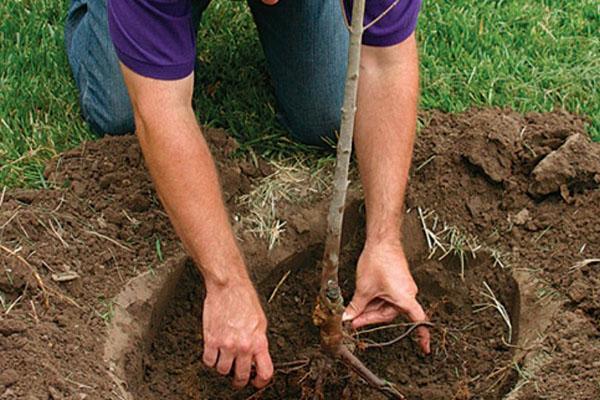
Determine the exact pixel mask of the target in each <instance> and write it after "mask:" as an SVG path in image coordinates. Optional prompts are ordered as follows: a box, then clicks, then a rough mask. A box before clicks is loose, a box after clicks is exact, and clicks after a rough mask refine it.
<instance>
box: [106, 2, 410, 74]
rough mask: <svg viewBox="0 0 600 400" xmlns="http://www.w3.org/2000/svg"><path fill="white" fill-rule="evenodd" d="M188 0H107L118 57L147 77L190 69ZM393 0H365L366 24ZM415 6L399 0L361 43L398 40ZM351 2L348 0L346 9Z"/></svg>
mask: <svg viewBox="0 0 600 400" xmlns="http://www.w3.org/2000/svg"><path fill="white" fill-rule="evenodd" d="M192 1H193V0H108V23H109V29H110V35H111V38H112V41H113V44H114V46H115V49H116V52H117V56H118V57H119V59H120V60H121V62H122V63H123V64H125V65H126V66H127V67H129V68H130V69H131V70H133V71H134V72H136V73H138V74H140V75H143V76H146V77H150V78H156V79H164V80H172V79H181V78H184V77H186V76H188V75H189V74H191V73H192V71H193V70H194V64H195V59H196V40H195V30H194V27H193V26H192V16H191V4H192ZM293 1H300V0H293ZM329 1H335V0H329ZM350 1H351V0H350ZM393 2H394V0H367V3H366V10H365V25H366V24H369V23H370V22H371V21H373V19H374V18H376V17H377V16H378V15H380V14H381V13H382V12H383V11H385V10H386V9H387V8H388V7H389V6H390V5H391V4H393ZM274 7H277V6H276V5H275V6H274ZM420 7H421V0H400V1H399V3H398V4H396V5H395V6H394V7H393V8H392V9H391V10H390V11H389V12H388V14H386V15H385V16H384V17H383V18H381V19H380V20H379V21H378V22H377V23H376V24H375V25H373V26H372V27H371V28H369V29H368V30H367V31H366V32H365V33H364V35H363V43H364V44H366V45H369V46H392V45H394V44H398V43H400V42H402V41H403V40H404V39H406V38H408V37H409V36H410V35H411V33H412V32H413V31H414V30H415V27H416V25H417V17H418V14H419V9H420ZM350 8H351V6H350V5H349V4H347V6H346V9H347V10H348V14H350V12H349V11H350Z"/></svg>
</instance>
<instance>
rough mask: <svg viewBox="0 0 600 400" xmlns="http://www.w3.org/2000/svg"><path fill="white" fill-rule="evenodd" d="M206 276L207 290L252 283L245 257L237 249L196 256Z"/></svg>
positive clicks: (202, 272) (198, 265) (203, 275)
mask: <svg viewBox="0 0 600 400" xmlns="http://www.w3.org/2000/svg"><path fill="white" fill-rule="evenodd" d="M194 259H195V260H197V262H196V265H197V267H198V270H199V271H200V273H201V274H202V277H203V278H204V284H205V286H206V289H207V290H219V289H225V288H229V287H232V286H240V285H252V282H251V280H250V276H249V274H248V270H247V269H246V265H245V263H244V258H243V257H242V255H241V254H240V253H239V251H238V250H237V247H236V249H235V251H232V252H227V251H215V252H214V253H213V255H211V256H210V257H198V258H196V257H194Z"/></svg>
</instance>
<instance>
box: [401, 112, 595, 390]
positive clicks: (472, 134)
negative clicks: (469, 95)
mask: <svg viewBox="0 0 600 400" xmlns="http://www.w3.org/2000/svg"><path fill="white" fill-rule="evenodd" d="M428 118H429V121H428V123H427V128H426V129H424V130H423V131H422V132H421V134H420V137H419V141H418V143H417V146H416V150H415V157H414V163H413V165H414V166H415V168H413V173H412V176H411V182H410V185H409V194H408V196H407V206H408V207H416V206H421V207H428V208H431V209H434V210H436V212H437V213H439V214H440V215H441V216H442V218H443V219H444V220H445V221H448V222H449V223H453V224H456V225H458V226H461V227H463V228H464V229H466V230H468V231H469V232H470V233H472V234H474V235H476V236H477V237H479V238H480V239H481V240H482V241H483V242H484V243H485V244H486V245H487V246H492V247H494V248H496V249H497V250H498V252H500V253H502V254H503V255H504V256H505V258H506V260H507V261H506V262H505V263H506V264H510V266H511V267H512V269H513V270H515V271H517V272H518V271H528V272H530V273H532V274H533V277H534V278H535V281H536V282H538V283H537V284H536V287H537V289H536V290H537V292H538V293H537V296H536V297H537V298H536V299H534V300H535V301H536V302H546V301H548V300H551V299H555V300H557V301H560V302H563V304H564V307H562V308H561V310H560V311H559V312H557V313H556V314H555V315H554V316H553V320H554V321H553V323H552V325H551V326H550V327H549V328H548V330H547V336H546V341H545V342H544V344H543V345H542V350H541V352H542V353H544V354H545V355H546V356H543V357H542V356H538V357H537V358H536V360H533V361H534V362H533V363H532V365H531V366H530V371H527V370H526V373H531V376H530V377H528V380H529V381H531V382H530V384H529V385H525V386H524V387H523V389H522V391H520V394H519V395H520V396H523V397H520V398H526V399H529V398H551V399H560V398H563V397H564V393H569V397H570V398H574V399H575V398H576V399H591V398H597V397H598V396H600V387H599V386H598V379H599V373H598V364H597V360H599V359H600V340H599V338H600V333H599V328H600V295H599V293H598V287H600V264H599V263H598V262H594V261H593V260H595V259H598V258H599V255H600V223H599V222H598V215H599V213H600V184H599V175H598V171H599V170H600V144H598V143H591V142H590V140H589V138H588V137H587V136H586V134H585V129H584V120H583V119H581V118H579V117H576V116H573V115H569V114H566V113H563V112H553V113H550V114H535V113H532V114H527V115H524V116H522V115H519V114H517V113H514V112H511V111H509V110H472V111H469V112H466V113H464V114H457V115H448V114H443V113H432V114H430V115H429V116H428ZM419 166H420V167H421V168H419ZM531 318H535V316H531ZM533 382H535V383H536V385H533V384H531V383H533ZM536 387H537V390H538V392H537V394H535V393H536ZM536 396H539V397H536Z"/></svg>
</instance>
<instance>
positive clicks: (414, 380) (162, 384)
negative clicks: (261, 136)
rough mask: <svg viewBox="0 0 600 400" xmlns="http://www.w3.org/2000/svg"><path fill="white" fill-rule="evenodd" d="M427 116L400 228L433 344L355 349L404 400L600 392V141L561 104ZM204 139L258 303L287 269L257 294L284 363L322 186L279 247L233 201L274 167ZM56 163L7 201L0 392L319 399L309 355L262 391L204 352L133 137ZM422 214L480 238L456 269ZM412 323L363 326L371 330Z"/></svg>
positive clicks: (290, 208) (305, 296)
mask: <svg viewBox="0 0 600 400" xmlns="http://www.w3.org/2000/svg"><path fill="white" fill-rule="evenodd" d="M422 118H423V120H424V125H425V126H426V128H424V129H423V130H422V131H421V132H420V134H419V137H418V140H417V144H416V148H415V157H414V162H413V166H414V167H413V170H412V173H411V180H410V185H409V190H408V194H407V199H406V204H407V211H408V212H407V214H406V217H405V224H404V226H405V228H404V241H405V245H406V247H407V253H408V254H409V258H410V261H411V268H412V270H413V274H414V276H415V279H416V280H417V283H418V284H419V287H420V289H421V292H420V294H419V300H420V301H421V302H422V303H423V304H424V306H425V308H426V310H427V312H428V314H429V315H430V317H431V319H432V321H433V322H434V323H435V327H434V328H433V330H432V333H433V354H432V355H431V356H429V357H424V356H422V355H420V354H419V352H418V350H417V348H416V346H415V345H414V343H413V341H412V340H411V339H406V340H403V341H401V342H399V343H397V344H394V345H392V346H387V347H385V348H383V349H372V348H370V349H361V346H360V344H359V346H358V347H359V349H358V350H357V354H359V355H360V357H361V358H362V359H363V360H364V361H365V362H366V363H367V364H368V365H369V366H370V367H372V368H373V369H374V370H375V371H376V372H378V373H379V374H381V375H382V376H384V377H386V378H387V379H389V380H391V381H394V382H396V383H397V384H398V385H399V386H400V388H401V389H402V391H403V392H405V393H406V394H407V395H408V396H409V398H416V399H418V398H427V399H435V398H440V399H451V398H456V399H479V398H481V399H499V398H502V397H503V396H505V395H506V396H507V397H508V398H510V399H538V398H544V399H562V398H565V397H568V398H572V399H594V398H599V397H600V372H598V371H600V364H598V360H600V334H599V329H600V296H599V295H598V287H600V286H599V284H600V272H599V271H600V265H599V264H598V263H592V262H589V263H581V262H582V261H584V260H590V259H594V258H598V257H600V227H599V225H598V223H597V215H598V213H599V212H600V190H599V186H600V149H599V147H600V145H598V144H592V143H591V142H590V141H589V139H588V137H587V136H586V134H585V129H584V120H582V119H581V118H579V117H577V116H573V115H570V114H566V113H563V112H553V113H546V114H528V115H525V116H523V115H519V114H516V113H514V112H511V111H508V110H498V109H486V110H471V111H468V112H466V113H463V114H457V115H451V114H443V113H437V112H433V113H429V114H426V115H424V116H423V117H422ZM205 134H206V136H207V139H208V140H209V142H210V143H211V147H212V150H213V152H214V154H215V158H216V160H217V165H218V168H219V171H220V174H221V178H222V182H223V186H224V192H225V193H224V196H225V199H226V201H227V205H228V207H229V210H230V212H231V214H232V217H233V218H232V222H233V224H234V229H235V231H236V235H237V236H238V237H239V238H240V243H241V247H242V249H243V251H244V254H245V255H246V257H247V260H248V265H249V268H250V270H251V272H252V276H253V279H254V280H255V282H256V283H257V286H258V288H259V292H260V293H261V294H262V296H263V298H264V299H267V298H268V297H269V296H270V295H271V294H272V292H273V290H274V288H275V286H276V285H277V284H278V283H279V281H280V279H281V278H282V277H283V275H284V274H285V273H287V271H291V272H290V274H289V276H288V277H287V279H286V280H285V281H284V283H283V284H282V285H281V286H280V287H279V289H278V291H277V293H276V294H275V296H274V298H273V300H272V301H271V303H269V304H265V308H266V311H267V314H268V317H269V320H270V329H269V335H270V339H271V340H270V345H271V351H272V355H273V358H274V360H275V362H276V363H284V362H288V361H294V360H299V359H303V358H304V357H306V356H307V355H309V354H311V350H312V349H314V348H315V344H316V343H317V341H318V335H317V332H316V330H315V328H314V327H313V326H312V324H311V321H310V311H311V308H312V304H313V301H314V296H315V291H316V278H317V276H318V270H317V269H316V260H318V258H319V256H320V244H321V242H322V240H323V237H324V228H325V227H324V220H325V218H324V216H325V214H326V207H327V193H321V194H318V195H314V196H313V197H311V198H310V199H303V201H301V202H294V201H292V200H282V201H281V203H280V204H277V211H278V217H279V218H280V219H281V220H283V221H286V222H287V224H286V225H285V230H284V232H283V233H282V235H281V237H280V238H279V241H278V243H277V244H276V245H275V247H274V248H273V249H271V250H269V245H268V243H266V241H265V240H264V239H261V238H259V237H256V236H255V235H253V234H252V233H250V232H249V231H248V229H247V227H246V226H244V224H243V223H242V222H240V221H243V220H244V218H243V216H244V215H245V214H246V213H248V212H249V210H248V209H246V208H245V206H242V205H240V202H238V201H237V199H239V197H240V196H241V195H243V194H246V193H249V192H250V191H251V189H252V188H253V187H255V186H256V185H260V182H261V181H262V180H263V179H264V177H265V176H268V175H270V174H271V173H272V172H273V169H272V168H273V167H272V166H271V165H269V164H268V163H266V162H264V161H260V160H259V161H256V160H255V159H253V158H251V157H248V158H247V159H246V158H245V157H243V156H241V157H240V156H237V154H236V153H237V146H236V144H235V142H234V141H233V140H232V139H230V138H229V137H228V136H227V135H226V134H225V133H224V132H222V131H218V130H210V129H209V130H206V132H205ZM45 177H46V179H47V183H48V186H49V187H50V189H47V190H40V191H31V190H21V189H11V190H7V191H6V192H5V193H3V194H2V195H1V196H0V199H1V200H0V244H1V245H2V248H0V295H1V296H2V297H1V298H2V310H0V399H55V400H56V399H86V398H88V399H122V398H135V399H138V398H143V399H146V398H147V399H154V398H156V399H157V398H161V399H185V398H190V399H195V398H242V399H245V398H249V397H251V396H254V397H252V398H265V399H269V398H278V399H280V398H300V397H301V395H302V393H304V394H305V395H309V394H310V391H311V390H312V387H313V377H311V376H306V377H305V375H306V372H308V368H307V367H304V366H303V367H301V368H298V369H297V370H294V371H289V367H288V370H286V369H285V368H283V367H282V368H279V369H278V371H277V374H276V378H275V380H274V383H273V385H271V386H270V387H269V388H268V389H267V390H265V391H264V392H261V393H259V394H253V393H254V392H253V391H252V390H251V389H247V390H246V391H242V392H234V391H232V389H231V388H230V387H229V386H228V381H227V380H226V379H224V378H221V377H218V376H216V375H215V374H213V373H211V372H210V371H207V370H206V369H205V368H203V367H202V365H201V361H200V360H201V345H202V337H201V335H200V332H201V329H200V326H199V320H200V316H201V298H202V285H201V280H200V278H199V277H198V276H197V273H196V272H195V270H194V268H193V266H192V265H191V264H190V263H189V262H187V261H185V258H184V256H182V254H183V253H182V249H181V246H180V245H179V242H178V240H177V238H176V237H175V235H174V233H173V231H172V229H171V227H170V224H169V222H168V219H167V218H166V215H165V213H164V212H163V211H162V209H161V207H160V205H159V202H158V200H157V199H156V197H155V195H154V192H153V190H152V185H151V182H150V180H149V178H148V175H147V173H146V171H145V167H144V164H143V159H142V156H141V154H140V151H139V147H138V146H137V144H136V141H135V138H133V137H122V138H105V139H102V140H99V141H96V142H89V143H85V144H84V145H82V146H81V147H79V148H77V149H74V150H71V151H69V152H67V153H64V154H62V155H61V156H60V157H58V158H56V159H55V160H53V161H52V162H51V163H50V164H49V165H48V168H47V170H46V173H45ZM303 184H304V185H306V183H305V182H300V183H299V185H303ZM358 197H359V193H358V191H355V192H354V193H353V195H352V196H351V198H352V206H351V207H350V213H349V215H348V218H347V222H348V223H347V226H346V228H345V232H346V245H345V253H344V254H345V255H344V260H343V261H344V263H343V266H344V267H343V270H342V274H343V275H342V276H343V282H344V295H345V297H346V298H350V297H351V293H352V290H353V287H352V285H353V279H352V271H353V265H354V263H355V260H356V258H357V256H358V254H359V252H360V248H361V244H362V241H363V240H364V238H363V229H362V216H361V212H360V206H359V203H358V202H357V201H356V200H354V199H356V198H358ZM429 210H433V211H435V213H436V215H437V217H438V221H439V222H438V225H437V226H433V225H430V226H429V227H430V228H431V229H432V230H434V231H436V230H437V231H439V230H440V229H441V228H440V227H441V226H442V225H443V222H445V223H447V224H450V225H453V226H456V227H458V228H460V229H461V230H462V231H463V232H466V233H467V234H468V235H471V236H472V237H477V238H478V241H479V244H480V245H481V250H480V251H478V252H476V254H475V258H473V255H472V254H471V253H470V252H467V254H466V256H465V258H464V259H466V260H467V261H466V265H465V277H464V280H462V279H461V276H460V271H461V263H460V257H459V256H457V255H455V254H453V253H451V254H448V255H447V256H446V257H443V258H441V256H442V252H440V251H438V252H436V253H435V255H434V256H433V257H429V254H430V249H429V248H428V245H427V244H426V239H425V237H424V235H423V230H422V228H421V221H420V219H419V217H418V214H419V211H421V212H422V213H423V212H424V213H426V215H428V216H429V217H428V221H427V222H428V223H429V224H432V223H433V221H434V217H433V214H429ZM307 227H308V228H307ZM492 250H493V251H492ZM499 255H500V256H499ZM440 258H441V259H440ZM499 260H500V263H501V264H503V265H504V267H505V268H502V267H501V266H500V265H499V264H500V263H499V262H498V261H499ZM175 271H179V272H178V273H177V275H176V274H175ZM513 276H514V277H515V278H516V282H517V283H518V285H517V284H516V283H515V280H513ZM169 277H170V278H169ZM148 282H154V284H153V285H154V286H156V288H154V289H152V290H150V289H148V290H147V291H146V292H144V293H146V294H147V295H148V296H147V298H144V300H143V301H142V300H141V297H140V296H141V293H142V291H138V290H137V289H136V290H133V289H132V288H138V289H139V287H142V286H144V285H145V284H146V283H148ZM483 282H486V283H488V284H489V286H490V288H491V289H492V291H493V293H494V294H495V296H496V297H497V298H498V300H499V301H500V302H501V303H502V304H504V306H505V307H506V309H507V311H508V313H509V315H510V316H511V322H512V325H513V337H512V338H511V339H512V341H511V342H512V344H513V345H510V344H508V343H506V342H505V341H506V340H507V339H508V330H507V325H506V323H505V322H504V321H503V320H502V318H501V317H500V314H499V313H498V312H497V310H495V309H493V308H488V309H485V310H483V311H481V312H474V311H475V309H477V307H476V304H478V303H484V302H487V301H488V300H486V297H485V296H484V295H483V293H485V291H486V289H485V287H484V285H483ZM142 283H143V284H142ZM167 283H168V284H167ZM150 286H152V285H150V284H149V285H147V286H146V288H149V287H150ZM517 286H519V287H517ZM525 287H528V288H530V289H531V290H529V289H528V291H527V293H526V295H524V293H525V291H524V288H525ZM519 289H521V290H519ZM136 296H138V297H136ZM126 299H129V300H130V301H127V302H126V304H125V301H126ZM520 310H523V312H520ZM531 310H535V312H531ZM127 318H129V319H127ZM124 321H127V323H126V322H124ZM138 328H139V329H138ZM148 328H152V330H148ZM401 329H402V328H398V329H389V330H386V331H381V332H376V333H372V334H365V335H360V336H359V338H360V341H361V342H360V343H367V342H368V340H374V341H385V340H386V339H390V338H393V337H395V336H397V335H399V334H400V333H401ZM503 339H504V340H503ZM116 349H118V351H117V350H116ZM516 366H518V367H516ZM330 372H331V373H330V375H328V379H327V385H326V398H335V397H334V396H337V397H341V398H348V399H353V398H365V399H369V398H379V397H377V396H378V395H377V394H374V393H372V392H370V391H369V390H368V389H366V388H365V387H364V386H363V385H362V384H361V383H360V382H359V381H357V379H356V378H355V377H354V375H352V374H350V373H349V372H348V371H346V370H345V369H344V368H342V367H341V366H336V367H335V368H333V369H331V371H330ZM302 378H304V379H302ZM128 392H129V393H128ZM130 394H133V396H130ZM128 396H130V397H128Z"/></svg>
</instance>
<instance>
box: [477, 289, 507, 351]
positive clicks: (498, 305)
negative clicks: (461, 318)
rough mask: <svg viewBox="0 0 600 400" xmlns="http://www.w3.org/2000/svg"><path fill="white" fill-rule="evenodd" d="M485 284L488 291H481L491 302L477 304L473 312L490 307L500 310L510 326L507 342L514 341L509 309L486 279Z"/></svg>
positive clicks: (505, 321)
mask: <svg viewBox="0 0 600 400" xmlns="http://www.w3.org/2000/svg"><path fill="white" fill-rule="evenodd" d="M483 286H484V287H485V289H486V290H487V292H481V294H482V295H483V297H485V298H487V299H489V300H490V302H488V303H480V304H475V310H474V311H473V312H475V313H478V312H481V311H484V310H487V309H488V308H494V309H496V310H497V311H498V313H499V314H500V316H501V317H502V319H503V320H504V323H505V324H506V327H507V328H508V340H506V341H505V342H506V343H508V344H510V343H511V342H512V331H513V328H512V323H511V321H510V315H508V311H507V310H506V307H504V305H503V304H502V303H501V302H500V301H499V300H498V298H497V297H496V295H495V294H494V292H493V291H492V289H491V288H490V286H489V285H488V284H487V282H485V281H484V282H483ZM503 340H504V339H503Z"/></svg>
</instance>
